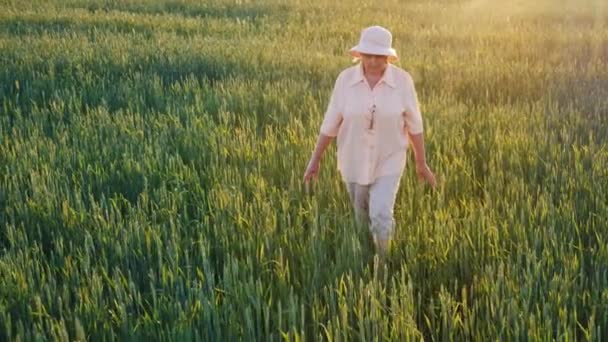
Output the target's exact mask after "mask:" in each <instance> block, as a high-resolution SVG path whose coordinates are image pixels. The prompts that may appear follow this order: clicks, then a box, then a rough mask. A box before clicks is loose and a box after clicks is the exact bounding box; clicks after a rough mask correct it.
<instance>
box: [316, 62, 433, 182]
mask: <svg viewBox="0 0 608 342" xmlns="http://www.w3.org/2000/svg"><path fill="white" fill-rule="evenodd" d="M372 117H373V126H372V128H371V129H370V125H371V124H372V122H371V121H372ZM320 131H321V134H324V135H326V136H330V137H336V136H337V147H338V170H339V171H340V173H341V174H342V178H343V179H344V181H346V182H354V183H358V184H371V183H373V182H374V181H375V180H376V178H378V177H382V176H387V175H395V174H401V173H402V172H403V169H404V168H405V161H406V152H407V147H408V137H407V132H408V131H409V132H410V133H411V134H418V133H422V131H423V124H422V116H421V114H420V109H419V105H418V99H417V96H416V90H415V88H414V81H413V79H412V77H411V76H410V74H409V73H408V72H406V71H405V70H403V69H401V68H399V67H397V66H394V65H392V64H389V65H388V66H387V68H386V69H385V71H384V74H383V76H382V78H381V79H380V81H378V83H377V84H376V85H375V86H374V88H373V89H371V88H370V86H369V84H368V83H367V81H366V79H365V77H364V75H363V66H362V64H361V63H359V64H358V65H355V66H352V67H349V68H347V69H345V70H343V71H342V72H341V73H340V75H339V76H338V78H337V80H336V83H335V85H334V89H333V92H332V95H331V98H330V101H329V105H328V106H327V111H326V112H325V116H324V119H323V123H322V125H321V129H320Z"/></svg>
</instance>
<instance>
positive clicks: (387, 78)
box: [350, 63, 396, 88]
mask: <svg viewBox="0 0 608 342" xmlns="http://www.w3.org/2000/svg"><path fill="white" fill-rule="evenodd" d="M394 73H395V72H394V71H393V66H392V65H391V64H389V65H387V66H386V70H384V75H382V78H380V81H378V83H381V82H384V83H386V84H387V85H388V86H389V87H391V88H395V87H396V85H395V75H394ZM363 81H365V75H364V74H363V64H362V63H359V64H358V65H357V67H356V68H355V72H354V73H353V77H352V78H351V82H350V85H351V86H354V85H355V84H358V83H359V82H363Z"/></svg>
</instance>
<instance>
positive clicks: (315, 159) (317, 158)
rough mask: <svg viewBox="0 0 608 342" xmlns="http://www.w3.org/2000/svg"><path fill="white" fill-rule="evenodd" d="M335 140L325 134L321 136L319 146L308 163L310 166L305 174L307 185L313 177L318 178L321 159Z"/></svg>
mask: <svg viewBox="0 0 608 342" xmlns="http://www.w3.org/2000/svg"><path fill="white" fill-rule="evenodd" d="M333 139H334V137H330V136H327V135H325V134H323V133H320V134H319V137H318V138H317V146H316V147H315V150H314V152H313V153H312V156H311V157H310V161H309V162H308V166H307V167H306V171H305V172H304V182H305V183H308V181H310V179H312V178H313V177H314V178H316V177H317V176H318V174H319V164H320V162H321V157H322V156H323V153H324V152H325V150H326V149H327V146H329V144H330V143H331V141H332V140H333Z"/></svg>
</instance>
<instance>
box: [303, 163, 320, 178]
mask: <svg viewBox="0 0 608 342" xmlns="http://www.w3.org/2000/svg"><path fill="white" fill-rule="evenodd" d="M319 164H320V163H319V160H318V159H317V158H311V159H310V161H309V162H308V166H307V167H306V171H304V183H306V184H308V182H309V181H310V180H311V179H313V178H317V176H318V175H319Z"/></svg>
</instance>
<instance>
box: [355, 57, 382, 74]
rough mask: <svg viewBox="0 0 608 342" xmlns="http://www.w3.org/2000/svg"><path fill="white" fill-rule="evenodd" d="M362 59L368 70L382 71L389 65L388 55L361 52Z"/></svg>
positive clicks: (364, 66)
mask: <svg viewBox="0 0 608 342" xmlns="http://www.w3.org/2000/svg"><path fill="white" fill-rule="evenodd" d="M361 61H362V62H363V68H364V69H365V71H366V72H368V71H369V72H372V73H377V72H382V71H383V70H384V68H386V66H387V65H388V56H383V55H368V54H365V53H362V54H361Z"/></svg>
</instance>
